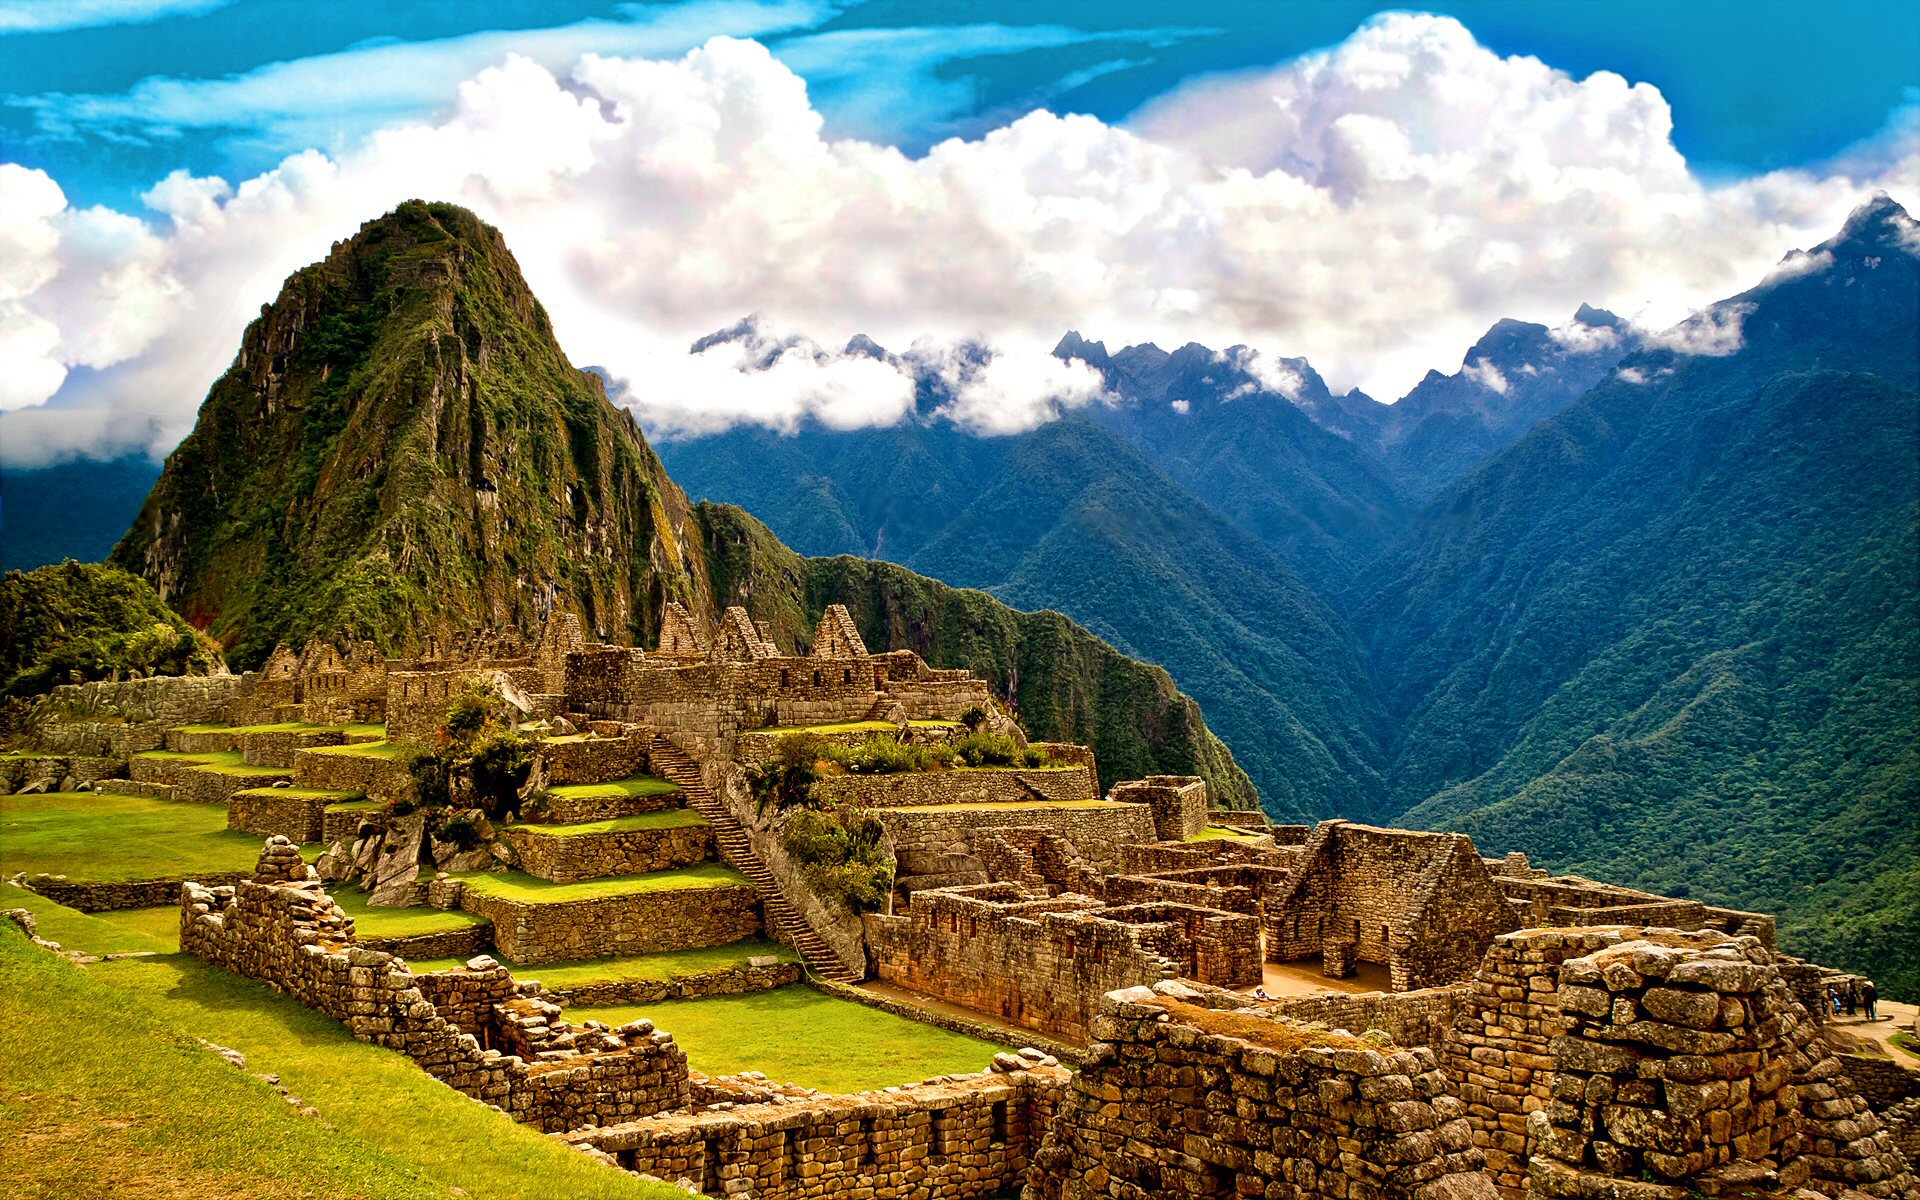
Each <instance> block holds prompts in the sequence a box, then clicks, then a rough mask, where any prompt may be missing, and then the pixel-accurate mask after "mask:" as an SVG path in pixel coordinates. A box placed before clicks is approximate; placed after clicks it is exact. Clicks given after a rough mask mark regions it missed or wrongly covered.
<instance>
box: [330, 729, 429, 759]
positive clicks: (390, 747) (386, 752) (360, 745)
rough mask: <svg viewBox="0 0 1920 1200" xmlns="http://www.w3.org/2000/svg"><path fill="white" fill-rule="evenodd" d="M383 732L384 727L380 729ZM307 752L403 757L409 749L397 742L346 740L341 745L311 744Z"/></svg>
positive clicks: (356, 756)
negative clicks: (346, 741)
mask: <svg viewBox="0 0 1920 1200" xmlns="http://www.w3.org/2000/svg"><path fill="white" fill-rule="evenodd" d="M382 732H383V733H384V732H385V731H384V729H383V730H382ZM306 753H309V754H343V755H348V756H351V757H355V758H390V759H397V758H404V757H406V755H407V754H408V753H410V749H409V748H408V747H406V746H403V745H401V744H400V743H398V742H389V741H385V740H381V741H378V742H348V743H347V744H345V745H343V746H312V747H309V748H308V749H307V751H306Z"/></svg>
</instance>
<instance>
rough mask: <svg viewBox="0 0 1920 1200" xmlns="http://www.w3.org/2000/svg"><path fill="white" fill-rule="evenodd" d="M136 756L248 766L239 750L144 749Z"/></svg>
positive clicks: (224, 765) (172, 760)
mask: <svg viewBox="0 0 1920 1200" xmlns="http://www.w3.org/2000/svg"><path fill="white" fill-rule="evenodd" d="M134 757H135V758H151V759H159V760H162V761H167V762H187V763H193V764H194V765H195V766H200V767H244V766H246V760H244V759H243V758H241V757H240V751H238V750H206V751H201V752H198V753H189V752H187V751H185V750H142V751H140V753H138V754H136V755H134Z"/></svg>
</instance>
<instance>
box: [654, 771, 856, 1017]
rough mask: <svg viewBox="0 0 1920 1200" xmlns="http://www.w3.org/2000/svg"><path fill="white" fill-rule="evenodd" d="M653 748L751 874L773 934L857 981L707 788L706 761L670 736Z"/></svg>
mask: <svg viewBox="0 0 1920 1200" xmlns="http://www.w3.org/2000/svg"><path fill="white" fill-rule="evenodd" d="M649 753H650V758H651V761H652V765H653V773H654V774H655V775H658V776H660V777H661V778H663V779H667V780H670V781H672V782H673V783H675V784H677V785H678V786H679V788H680V790H681V791H682V792H684V793H685V794H686V798H687V806H688V807H689V808H692V809H693V810H694V811H696V812H698V813H699V814H700V815H701V816H703V817H705V818H706V820H707V824H708V825H709V826H711V827H712V829H713V844H714V847H715V848H716V849H718V850H719V852H720V857H721V859H722V860H723V861H724V862H725V863H726V864H727V865H728V866H730V867H732V868H733V869H734V870H736V871H738V872H740V873H741V874H742V875H745V876H746V877H747V879H748V880H749V881H750V882H751V883H752V884H753V887H754V890H755V891H756V892H758V893H759V894H760V912H761V916H762V917H763V918H764V920H765V922H766V925H767V933H768V934H769V935H770V936H772V937H773V938H775V939H776V940H778V941H783V942H786V943H788V944H789V945H791V946H792V947H793V948H794V949H795V950H797V951H799V952H800V957H801V959H802V960H804V961H805V962H806V964H807V969H808V970H809V971H812V972H813V973H814V974H815V975H818V976H820V977H821V978H823V979H830V980H833V981H834V982H836V983H857V982H858V981H859V980H860V976H859V975H857V974H855V973H854V972H852V971H850V970H848V969H847V967H846V964H844V963H842V962H841V961H840V956H839V955H837V954H835V953H834V952H833V947H831V946H829V945H827V942H826V939H825V938H822V937H821V936H820V935H819V934H818V933H815V932H814V929H813V926H812V925H809V924H808V923H807V919H806V918H805V917H804V916H802V915H801V914H800V910H799V909H797V908H795V907H794V906H793V904H792V902H791V901H789V900H788V899H787V896H786V893H785V892H783V891H781V890H780V882H779V880H777V879H775V878H774V877H773V872H772V871H769V870H768V869H767V867H766V864H765V863H763V862H761V861H760V856H759V855H757V854H755V853H754V852H753V842H752V840H751V839H750V838H749V837H748V836H747V831H746V829H745V828H744V827H743V826H742V825H741V824H740V821H739V818H737V817H735V816H734V815H733V812H732V810H730V809H729V808H727V806H726V805H725V804H724V803H722V802H721V800H720V799H719V797H717V796H715V795H714V794H713V793H712V792H710V791H708V790H707V785H706V783H705V781H704V780H703V779H702V777H701V774H700V765H699V764H698V763H696V762H694V761H693V759H692V758H690V757H688V756H687V754H686V752H685V751H683V750H681V749H680V748H679V747H678V746H676V745H674V744H673V743H672V742H670V741H668V740H667V739H666V738H664V737H658V736H656V737H655V738H654V739H653V743H652V745H651V746H650V747H649Z"/></svg>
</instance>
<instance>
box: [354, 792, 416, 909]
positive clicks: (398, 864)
mask: <svg viewBox="0 0 1920 1200" xmlns="http://www.w3.org/2000/svg"><path fill="white" fill-rule="evenodd" d="M426 836H427V816H426V814H425V813H410V814H408V815H407V816H404V817H401V818H400V819H398V820H396V821H395V822H394V823H393V827H392V828H390V829H388V830H387V832H386V836H385V837H383V838H381V839H380V841H379V842H378V844H377V846H376V849H375V852H374V861H373V865H372V868H371V870H369V871H368V873H367V874H366V875H365V876H364V877H363V878H364V880H365V883H366V887H367V903H368V904H370V905H373V906H375V907H380V906H394V905H402V904H405V903H406V902H407V897H408V896H409V895H410V894H411V893H412V891H413V882H414V880H415V879H416V878H417V877H418V876H419V874H420V851H421V848H422V844H423V843H424V842H425V841H426Z"/></svg>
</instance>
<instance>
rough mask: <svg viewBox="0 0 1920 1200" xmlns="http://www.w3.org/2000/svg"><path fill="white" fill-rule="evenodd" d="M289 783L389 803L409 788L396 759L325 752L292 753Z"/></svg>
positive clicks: (406, 777) (298, 751)
mask: <svg viewBox="0 0 1920 1200" xmlns="http://www.w3.org/2000/svg"><path fill="white" fill-rule="evenodd" d="M293 782H294V786H296V787H303V788H318V789H324V790H327V791H335V792H363V793H365V794H366V796H367V798H368V799H371V800H390V799H392V798H393V797H394V796H397V795H399V794H400V793H401V792H402V791H403V790H404V789H406V788H408V787H410V786H411V785H412V779H411V777H410V776H409V775H408V774H407V768H406V767H405V766H404V765H403V764H402V763H401V762H400V761H399V760H398V759H396V758H383V757H381V756H380V755H377V754H341V753H332V752H329V751H327V750H296V751H294V755H293Z"/></svg>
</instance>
